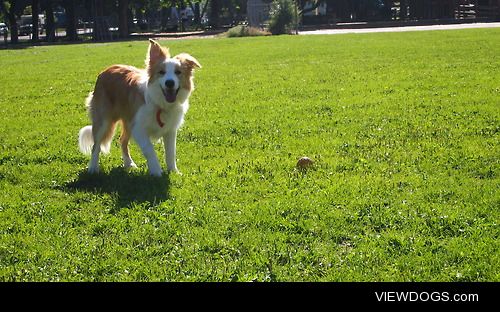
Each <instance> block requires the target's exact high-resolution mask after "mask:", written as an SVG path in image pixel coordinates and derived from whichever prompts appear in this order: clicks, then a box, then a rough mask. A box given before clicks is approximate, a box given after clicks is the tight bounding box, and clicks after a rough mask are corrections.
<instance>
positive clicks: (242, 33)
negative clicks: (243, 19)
mask: <svg viewBox="0 0 500 312" xmlns="http://www.w3.org/2000/svg"><path fill="white" fill-rule="evenodd" d="M225 35H226V37H229V38H232V37H249V36H269V35H271V33H270V32H268V31H265V30H261V29H259V28H255V27H250V26H245V25H238V26H235V27H233V28H231V29H229V30H228V31H227V32H226V33H225Z"/></svg>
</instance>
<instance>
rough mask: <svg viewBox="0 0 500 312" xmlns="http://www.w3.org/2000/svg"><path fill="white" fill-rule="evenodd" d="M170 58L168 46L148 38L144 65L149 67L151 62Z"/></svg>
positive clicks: (151, 64)
mask: <svg viewBox="0 0 500 312" xmlns="http://www.w3.org/2000/svg"><path fill="white" fill-rule="evenodd" d="M168 58H170V52H169V51H168V48H165V47H162V46H160V44H159V43H158V42H156V41H154V40H153V39H149V48H148V53H147V54H146V66H147V67H151V66H153V64H155V63H157V62H159V61H163V60H166V59H168Z"/></svg>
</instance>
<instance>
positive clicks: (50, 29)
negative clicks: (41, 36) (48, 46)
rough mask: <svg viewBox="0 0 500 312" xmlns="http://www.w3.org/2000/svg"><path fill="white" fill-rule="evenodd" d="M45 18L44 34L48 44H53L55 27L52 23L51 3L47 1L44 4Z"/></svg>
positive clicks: (49, 0)
mask: <svg viewBox="0 0 500 312" xmlns="http://www.w3.org/2000/svg"><path fill="white" fill-rule="evenodd" d="M45 5H46V6H45V16H46V20H45V22H46V25H45V32H46V36H47V41H48V42H54V41H55V40H56V25H55V21H54V9H53V8H52V1H51V0H47V2H46V4H45Z"/></svg>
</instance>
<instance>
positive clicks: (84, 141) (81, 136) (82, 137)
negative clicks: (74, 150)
mask: <svg viewBox="0 0 500 312" xmlns="http://www.w3.org/2000/svg"><path fill="white" fill-rule="evenodd" d="M92 146H94V138H93V136H92V126H85V127H83V128H81V129H80V132H79V133H78V147H79V148H80V152H82V153H84V154H85V155H90V153H91V152H92Z"/></svg>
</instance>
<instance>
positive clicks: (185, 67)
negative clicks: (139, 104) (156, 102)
mask: <svg viewBox="0 0 500 312" xmlns="http://www.w3.org/2000/svg"><path fill="white" fill-rule="evenodd" d="M150 42H151V44H150V46H149V51H148V55H147V58H146V67H147V70H148V76H149V80H148V86H149V87H150V89H151V90H152V92H153V96H154V97H155V98H157V99H158V98H160V97H162V98H163V100H164V101H165V102H166V103H167V104H172V103H176V102H177V103H182V102H184V101H185V100H186V99H187V98H188V96H189V93H191V91H192V89H193V82H192V76H193V69H194V68H201V65H200V64H199V63H198V61H196V59H194V58H193V57H192V56H190V55H188V54H185V53H182V54H179V55H177V56H176V57H174V58H170V53H169V51H168V49H167V48H164V47H161V46H160V45H159V44H158V43H156V42H155V41H153V40H150Z"/></svg>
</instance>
